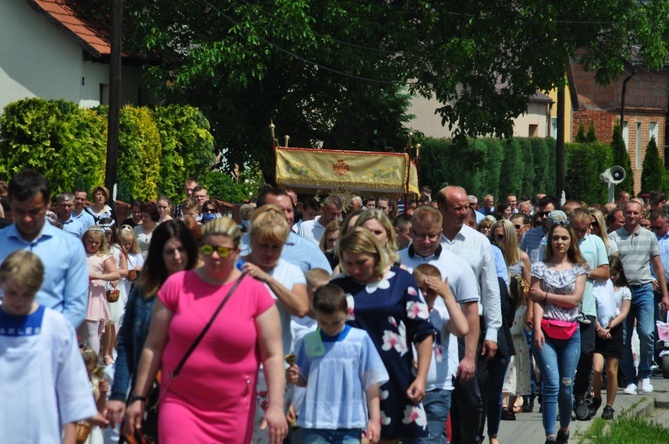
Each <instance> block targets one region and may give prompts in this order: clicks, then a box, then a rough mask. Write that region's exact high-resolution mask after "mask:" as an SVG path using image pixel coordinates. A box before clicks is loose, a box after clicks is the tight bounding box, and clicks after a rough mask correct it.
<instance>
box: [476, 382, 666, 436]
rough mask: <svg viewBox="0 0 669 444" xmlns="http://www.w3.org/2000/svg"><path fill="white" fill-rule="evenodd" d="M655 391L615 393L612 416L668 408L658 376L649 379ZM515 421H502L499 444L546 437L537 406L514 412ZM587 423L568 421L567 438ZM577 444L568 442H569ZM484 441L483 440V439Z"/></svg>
mask: <svg viewBox="0 0 669 444" xmlns="http://www.w3.org/2000/svg"><path fill="white" fill-rule="evenodd" d="M652 383H653V386H654V388H655V390H654V392H653V393H643V394H639V395H625V394H624V393H623V392H622V389H620V390H619V391H618V396H617V397H616V402H615V404H614V406H613V408H614V409H615V411H616V415H618V414H620V413H621V412H623V411H630V410H631V411H633V412H634V413H635V414H640V415H649V414H651V411H652V409H653V408H654V406H655V403H656V401H657V403H658V404H657V405H658V407H662V408H663V409H667V408H669V379H662V377H661V376H659V377H658V376H655V377H653V379H652ZM602 395H603V398H604V403H606V394H605V393H603V394H602ZM667 412H669V411H660V412H656V414H655V416H657V415H660V416H661V417H662V418H666V417H667V415H665V416H662V415H663V414H665V413H667ZM601 413H602V408H600V409H599V411H598V412H597V416H599V415H601ZM516 418H517V419H516V421H502V424H501V426H500V432H499V435H498V438H499V440H500V442H501V443H502V444H516V443H522V444H543V443H544V441H545V439H546V435H545V433H544V430H543V426H542V423H541V414H540V413H539V406H538V405H535V408H534V412H532V413H518V414H517V415H516ZM590 423H591V421H572V423H571V426H570V427H569V428H570V430H571V436H572V437H574V436H576V434H577V433H578V432H579V431H581V432H582V431H585V430H587V428H588V427H589V426H590ZM571 441H573V442H577V441H576V440H570V442H571ZM486 442H487V440H486Z"/></svg>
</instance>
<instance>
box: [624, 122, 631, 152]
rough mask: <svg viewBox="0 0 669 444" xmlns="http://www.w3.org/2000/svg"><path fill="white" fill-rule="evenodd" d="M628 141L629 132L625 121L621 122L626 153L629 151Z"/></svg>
mask: <svg viewBox="0 0 669 444" xmlns="http://www.w3.org/2000/svg"><path fill="white" fill-rule="evenodd" d="M629 140H630V131H629V127H628V125H627V120H626V121H624V122H623V142H625V149H626V150H627V152H628V153H629V150H630V144H629Z"/></svg>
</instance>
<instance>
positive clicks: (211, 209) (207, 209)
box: [202, 208, 216, 214]
mask: <svg viewBox="0 0 669 444" xmlns="http://www.w3.org/2000/svg"><path fill="white" fill-rule="evenodd" d="M202 212H203V213H209V214H213V213H216V210H214V209H213V208H205V209H203V210H202Z"/></svg>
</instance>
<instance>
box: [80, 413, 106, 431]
mask: <svg viewBox="0 0 669 444" xmlns="http://www.w3.org/2000/svg"><path fill="white" fill-rule="evenodd" d="M86 421H87V422H88V423H90V424H91V425H92V426H98V427H100V428H102V429H104V428H106V427H107V426H108V425H109V421H108V420H107V418H105V417H104V416H103V415H102V413H100V412H98V414H97V415H95V416H93V417H91V418H88V419H87V420H86Z"/></svg>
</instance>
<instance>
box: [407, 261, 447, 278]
mask: <svg viewBox="0 0 669 444" xmlns="http://www.w3.org/2000/svg"><path fill="white" fill-rule="evenodd" d="M422 277H433V278H436V279H439V280H441V272H440V271H439V269H438V268H437V267H435V266H434V265H430V264H420V265H419V266H417V267H416V268H414V270H413V278H414V279H415V280H418V279H419V278H422Z"/></svg>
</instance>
